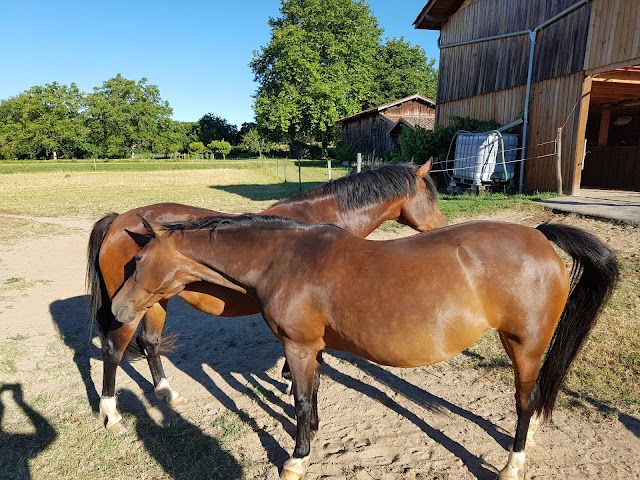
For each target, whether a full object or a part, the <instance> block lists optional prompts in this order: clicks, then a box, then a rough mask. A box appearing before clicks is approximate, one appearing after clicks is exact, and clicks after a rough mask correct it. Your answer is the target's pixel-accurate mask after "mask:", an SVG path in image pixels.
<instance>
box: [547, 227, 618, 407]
mask: <svg viewBox="0 0 640 480" xmlns="http://www.w3.org/2000/svg"><path fill="white" fill-rule="evenodd" d="M538 230H540V231H541V232H542V233H543V234H544V235H545V236H546V237H547V238H548V239H549V241H551V242H553V243H555V244H556V245H557V246H558V247H560V248H561V249H562V250H564V251H565V252H567V253H568V254H569V255H571V258H572V259H573V267H572V269H571V293H570V294H569V299H568V300H567V304H566V305H565V307H564V311H563V312H562V316H561V317H560V322H559V323H558V326H557V328H556V331H555V333H554V334H553V338H552V340H551V344H550V346H549V350H548V351H547V356H546V358H545V361H544V363H543V365H542V370H541V371H540V375H539V376H538V387H539V389H540V397H539V400H538V404H537V405H536V413H538V414H539V415H541V416H542V417H543V418H545V419H550V418H551V412H552V411H553V407H554V405H555V402H556V397H557V395H558V392H559V391H560V387H561V386H562V382H563V381H564V378H565V377H566V375H567V372H568V370H569V366H570V365H571V362H572V361H573V359H574V358H575V357H576V355H577V354H578V352H579V351H580V348H581V347H582V345H583V343H584V341H585V340H586V339H587V337H588V336H589V332H590V331H591V328H592V327H593V326H594V325H595V323H596V319H597V318H598V314H599V313H600V310H601V309H602V307H603V306H604V304H605V303H607V300H609V297H610V296H611V293H612V292H613V289H614V288H615V286H616V283H617V281H618V277H619V272H618V261H617V260H616V257H615V254H614V253H613V252H612V251H611V250H610V249H609V247H607V246H606V245H605V244H604V243H602V242H601V241H600V240H599V239H598V238H596V237H595V236H593V235H591V234H590V233H588V232H585V231H584V230H580V229H578V228H575V227H569V226H566V225H558V224H543V225H540V226H539V227H538Z"/></svg>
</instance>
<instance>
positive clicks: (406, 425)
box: [0, 213, 640, 480]
mask: <svg viewBox="0 0 640 480" xmlns="http://www.w3.org/2000/svg"><path fill="white" fill-rule="evenodd" d="M551 216H552V215H551V214H545V213H536V214H531V213H519V214H516V216H513V214H510V215H505V214H502V215H501V216H499V217H498V218H499V219H502V220H511V221H516V222H519V223H526V224H532V225H536V224H538V223H539V222H540V221H541V220H543V219H545V218H549V217H551ZM505 217H506V218H505ZM554 217H555V218H557V219H558V220H559V221H561V222H565V223H571V224H574V225H577V226H581V227H584V228H587V229H589V230H591V231H593V232H594V233H596V234H597V235H599V236H600V237H601V238H602V239H603V240H605V241H607V242H609V243H610V244H612V245H613V246H614V247H615V248H623V249H635V251H636V252H638V251H640V238H639V235H638V232H637V230H636V231H635V232H634V234H633V236H631V237H629V235H627V234H624V235H623V234H622V230H621V227H619V226H617V225H614V224H611V223H606V222H600V221H596V220H588V219H583V218H579V217H573V216H567V217H565V216H554ZM42 220H43V221H47V222H50V223H55V224H59V225H62V226H64V227H72V228H71V230H70V233H69V234H67V235H56V236H52V237H48V238H47V237H42V238H34V239H31V240H28V241H24V242H21V244H20V246H19V247H18V246H17V245H15V244H14V245H3V246H0V284H1V283H3V282H5V281H6V280H7V279H9V278H16V277H20V278H25V279H28V280H29V281H31V282H34V283H33V285H32V286H30V287H27V288H25V289H24V290H23V291H21V293H20V294H19V295H18V296H13V295H11V296H7V295H4V296H3V295H1V294H0V323H1V325H2V328H1V329H0V341H4V340H6V339H7V338H11V337H14V336H16V335H24V334H27V335H28V336H29V338H28V339H27V340H25V345H26V346H27V348H29V350H30V353H29V355H28V356H26V357H21V359H20V360H19V362H27V363H32V362H36V363H43V362H45V361H46V358H47V355H50V354H51V352H49V351H48V349H47V348H46V347H45V346H46V345H47V344H48V343H49V342H47V341H46V340H47V339H50V338H56V337H59V338H62V339H63V340H64V342H65V345H66V347H65V348H66V352H67V353H66V354H67V356H68V358H69V361H75V362H76V364H77V366H78V370H79V371H78V370H73V371H74V372H75V373H74V375H77V376H78V377H79V376H80V372H81V371H82V370H83V369H86V370H87V371H88V372H90V379H89V381H88V382H75V383H74V385H80V387H78V388H85V389H86V390H87V396H88V400H90V401H95V399H96V398H97V395H98V394H97V392H99V391H100V389H101V383H102V378H101V362H100V354H99V350H98V348H97V345H98V342H97V340H96V339H95V338H94V339H93V341H92V342H93V343H88V341H87V338H88V327H87V311H86V306H85V305H86V296H85V290H84V275H85V249H86V244H87V239H88V232H89V230H90V227H91V224H92V220H90V219H74V218H69V219H42ZM411 233H412V231H410V230H404V229H403V230H402V231H401V232H400V233H399V235H404V234H411ZM396 235H398V234H395V233H394V234H391V233H384V232H383V233H377V234H374V236H375V237H376V238H389V237H393V236H396ZM632 251H633V250H632ZM166 331H175V332H178V333H179V334H180V343H181V345H182V347H181V348H180V349H179V350H178V351H177V352H175V353H174V354H172V355H170V356H169V358H167V359H165V360H164V365H165V369H166V371H167V374H168V377H169V380H170V382H171V384H172V386H173V387H174V388H175V389H177V390H179V391H180V392H182V393H183V394H184V395H185V396H187V397H188V398H189V403H188V404H187V405H186V406H184V407H182V408H181V409H180V415H181V416H182V417H183V418H185V419H187V420H188V421H190V422H192V423H194V424H195V425H198V424H199V423H200V422H206V421H208V420H211V419H213V418H215V417H216V416H218V415H220V414H221V412H224V411H226V410H231V411H234V412H237V413H239V414H241V415H243V416H244V418H247V421H248V422H249V423H250V425H251V427H252V431H251V432H249V433H248V434H247V435H245V436H244V437H243V442H242V444H239V445H238V446H237V450H236V451H234V452H232V453H233V454H234V455H238V456H242V458H243V459H245V460H246V459H247V458H251V459H252V460H253V461H254V462H256V463H257V464H261V465H263V467H260V468H258V469H257V470H256V471H257V472H258V473H257V474H256V475H257V476H258V477H259V478H277V468H278V467H280V466H281V465H282V463H283V462H284V460H285V459H286V458H287V457H288V452H291V451H292V449H293V445H294V441H293V439H292V434H293V433H294V429H295V427H294V425H295V423H294V420H293V415H292V414H293V412H292V408H291V407H290V406H289V405H288V404H287V402H286V399H285V398H284V395H283V390H284V385H283V384H282V382H281V381H280V378H279V368H280V366H281V364H282V361H283V360H282V356H281V354H282V349H281V346H280V344H279V343H278V342H277V341H276V340H275V339H274V338H273V336H272V335H271V334H270V332H269V331H268V330H267V328H266V327H265V325H264V324H263V322H262V319H261V317H260V316H250V317H242V318H238V319H217V318H214V317H209V316H206V315H203V314H201V313H200V312H196V311H195V310H193V309H190V308H189V307H187V306H185V305H184V304H182V303H181V302H180V301H175V302H173V304H172V305H171V306H170V314H169V319H168V321H167V325H166ZM325 360H326V365H325V366H324V368H323V376H322V384H321V387H320V394H319V406H320V407H319V408H320V420H321V428H320V432H319V434H318V436H317V438H316V439H315V441H314V443H313V445H312V448H313V452H312V464H311V466H310V467H309V471H308V474H307V475H306V477H305V478H307V479H309V480H313V479H345V478H349V479H357V480H369V479H381V480H382V479H400V478H403V479H404V478H406V479H434V480H435V479H439V480H443V479H472V478H478V479H489V478H494V476H495V472H496V471H497V470H498V469H499V468H501V467H502V466H503V465H504V463H505V461H506V458H507V452H506V450H505V449H506V448H508V446H509V443H510V442H511V438H512V434H513V431H514V426H515V413H514V405H513V391H512V390H511V389H509V388H504V387H503V386H499V385H497V384H495V383H494V382H492V381H490V380H489V378H488V377H487V376H486V374H485V373H484V372H482V371H479V370H471V369H469V368H460V360H456V359H453V360H451V361H449V362H445V363H442V364H438V365H435V366H431V367H424V368H417V369H406V370H404V369H395V368H382V367H380V366H377V365H375V364H372V363H370V362H367V361H364V360H361V359H358V358H356V357H353V356H351V355H346V354H341V353H335V352H333V353H331V352H329V353H327V354H326V355H325ZM20 367H21V365H20V364H19V365H18V368H20ZM70 383H73V382H70ZM117 385H118V388H119V389H121V390H128V391H131V392H132V393H133V395H134V396H135V397H136V399H137V400H135V401H127V398H126V397H125V396H124V395H122V396H121V397H120V405H121V408H122V410H123V411H125V412H130V413H131V412H133V413H134V414H136V415H140V414H142V413H144V411H143V412H140V411H136V408H145V407H146V410H147V412H148V414H149V415H151V416H152V417H154V418H155V417H157V416H161V415H162V413H161V411H160V410H159V409H157V408H155V407H154V406H153V402H155V400H153V399H152V401H151V402H150V401H149V398H151V396H152V395H150V392H152V390H153V387H152V385H151V383H150V374H149V371H148V368H147V365H146V363H145V362H135V363H131V364H128V363H126V362H125V364H124V365H123V369H122V370H120V372H119V376H118V383H117ZM35 388H37V389H40V390H41V391H43V392H46V391H51V392H52V393H53V392H55V391H56V390H57V389H58V388H59V385H56V384H55V382H51V383H47V382H42V383H41V384H39V385H37V386H36V387H35ZM247 392H256V393H255V394H253V395H248V394H247ZM130 400H131V399H130ZM136 405H137V407H135V406H136ZM140 405H144V406H145V407H141V406H140ZM87 408H89V407H88V406H87ZM95 421H96V425H98V419H97V418H96V420H95ZM639 436H640V422H639V420H638V419H637V418H634V417H632V416H629V415H626V414H625V413H623V412H621V413H620V414H619V415H618V417H617V418H610V417H609V418H607V419H602V417H598V416H593V418H585V416H583V415H575V414H572V413H571V412H569V411H563V410H562V409H560V410H557V411H556V412H555V414H554V423H553V424H551V425H546V426H544V427H542V429H541V431H540V432H539V433H538V434H537V437H536V440H537V446H536V447H535V448H534V449H532V450H531V451H530V452H529V454H528V459H527V466H526V478H529V479H551V478H553V479H558V478H579V479H605V478H606V479H632V478H633V479H637V478H640V473H639V472H640V455H638V453H639V452H640V440H639Z"/></svg>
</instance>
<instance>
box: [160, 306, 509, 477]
mask: <svg viewBox="0 0 640 480" xmlns="http://www.w3.org/2000/svg"><path fill="white" fill-rule="evenodd" d="M180 303H181V302H180ZM178 317H181V318H182V320H179V321H175V322H174V321H171V320H170V319H172V318H178ZM196 317H202V318H203V321H198V320H196ZM167 318H168V321H167V328H171V330H172V331H173V332H175V333H178V334H179V336H180V337H179V338H180V342H181V343H182V348H180V349H179V350H178V351H177V352H175V353H174V354H172V355H170V356H169V358H170V359H171V360H172V361H173V363H174V365H175V366H176V367H177V368H181V369H183V371H184V373H186V374H187V375H189V376H190V377H192V378H193V379H194V380H196V381H197V382H199V383H200V384H201V385H202V386H204V387H205V388H206V389H207V390H208V391H209V392H210V393H211V394H212V395H213V396H214V397H215V398H217V399H218V400H219V401H220V402H221V403H222V404H223V405H224V406H225V407H226V408H228V409H229V410H231V411H233V412H235V413H237V414H241V410H239V409H238V407H237V405H236V403H235V401H234V400H233V399H231V398H230V397H229V396H228V395H227V394H226V393H224V391H223V390H222V389H221V388H220V386H218V385H217V384H216V382H215V381H214V380H213V379H212V378H211V376H209V375H208V374H207V373H206V372H205V370H204V369H202V368H197V369H196V368H193V367H190V368H189V369H184V367H183V362H182V361H181V358H180V356H192V355H194V354H195V353H194V352H198V353H197V354H198V355H200V356H201V357H202V361H203V363H206V364H207V365H208V366H209V367H210V368H211V369H213V370H215V371H216V373H217V374H218V375H220V376H221V377H222V381H224V382H226V383H227V384H228V386H230V387H231V388H233V389H235V390H236V391H237V392H239V393H242V394H245V395H249V396H251V397H252V398H253V400H254V401H255V404H256V405H258V406H259V407H260V408H261V409H262V410H263V411H264V412H265V413H266V414H267V415H269V416H271V417H275V418H276V419H277V420H278V421H279V422H280V423H281V424H282V425H283V427H284V428H285V430H286V431H287V432H288V433H289V434H290V435H291V436H294V433H295V420H294V419H293V407H291V406H290V405H289V404H288V402H286V401H285V400H284V396H283V395H275V394H274V393H273V391H274V390H273V389H271V388H266V387H265V386H264V385H271V386H273V387H275V390H276V391H278V390H279V391H280V393H283V392H284V384H283V383H280V382H278V381H277V380H274V379H272V378H271V377H270V376H269V375H267V374H266V371H267V370H269V369H272V368H273V367H274V366H275V365H276V363H277V362H278V360H279V359H280V358H281V356H282V353H283V350H282V344H281V343H280V342H279V341H277V340H276V339H275V338H274V337H273V335H272V333H271V332H270V330H269V329H268V328H267V327H266V325H265V324H264V321H263V320H262V318H261V317H260V316H259V315H253V316H248V317H239V318H212V317H208V316H206V315H203V314H201V313H200V312H196V311H195V310H193V309H191V308H190V307H186V306H185V305H184V304H182V303H181V304H180V305H178V306H175V309H174V310H172V307H171V306H170V307H169V315H168V316H167ZM185 320H187V321H185ZM212 339H215V341H214V342H213V343H215V345H211V343H212ZM330 355H331V356H333V357H336V358H339V359H341V360H346V361H349V362H351V363H354V364H355V365H356V366H357V367H359V368H360V369H361V370H363V371H364V372H365V373H367V374H368V375H370V376H372V377H374V378H376V379H377V380H378V381H380V382H381V383H382V384H384V385H387V386H389V387H390V388H392V389H393V390H395V391H397V392H399V393H401V394H402V395H403V396H404V397H406V398H408V399H409V400H411V401H413V402H414V403H415V404H417V405H418V406H420V407H424V408H426V409H427V410H429V411H432V412H435V413H441V412H444V411H446V410H448V411H450V412H452V413H454V414H456V415H459V416H461V417H463V418H465V419H466V420H468V421H471V422H474V423H476V424H477V425H478V426H480V428H482V429H483V430H485V431H486V432H487V433H488V434H489V435H490V436H491V437H492V438H494V439H495V440H496V442H497V443H498V444H499V445H501V446H502V447H503V448H505V449H506V448H507V447H508V444H509V442H510V441H511V436H509V435H508V434H507V433H505V432H502V431H500V430H498V428H497V427H496V426H495V425H494V424H493V423H491V422H490V421H488V420H486V419H484V418H482V417H480V416H478V415H475V414H473V413H472V412H469V411H468V410H465V409H464V408H461V407H459V406H457V405H455V404H453V403H451V402H449V401H447V400H445V399H443V398H440V397H438V396H436V395H433V394H430V393H428V392H425V391H424V390H422V389H421V388H418V387H416V386H415V385H412V384H411V383H409V382H407V381H406V380H404V379H401V378H399V377H398V376H396V375H394V374H393V373H391V372H389V371H387V370H385V369H383V368H382V367H380V366H378V365H376V364H373V363H371V362H369V361H367V360H364V359H361V358H359V357H356V356H355V355H351V354H348V353H342V352H331V353H330ZM184 365H186V366H189V365H191V366H193V362H184ZM322 374H323V376H325V377H329V378H331V379H332V380H334V381H335V382H338V383H340V384H342V385H344V386H346V387H347V388H350V389H353V390H355V391H358V392H360V393H361V394H363V395H366V396H368V397H370V398H372V399H374V400H377V401H380V402H381V403H383V404H384V405H386V406H387V407H388V408H390V409H391V410H393V411H394V412H396V413H398V414H400V415H402V416H404V417H405V418H406V419H408V420H409V421H411V422H412V423H414V424H415V425H416V426H418V427H419V428H420V429H421V430H422V431H423V432H424V433H425V434H427V436H429V437H430V438H431V439H433V440H434V441H436V442H438V443H439V444H440V445H442V446H443V447H444V448H446V449H447V450H449V451H450V452H451V453H452V454H453V455H455V456H456V457H457V458H459V459H460V460H461V461H462V462H463V463H464V464H465V465H466V467H467V468H468V469H469V471H470V472H471V473H472V474H473V475H475V476H476V477H477V478H480V479H485V478H493V477H495V471H493V470H490V469H489V468H487V464H486V462H485V461H484V460H483V459H482V458H480V457H478V456H476V455H474V454H472V453H471V452H469V451H468V450H467V449H466V448H465V447H464V446H462V445H461V444H460V443H458V442H456V441H455V440H453V439H451V438H450V437H448V436H447V435H446V434H445V433H444V432H442V431H440V430H438V429H436V428H433V427H431V426H430V425H429V424H428V423H427V422H426V421H425V420H423V419H422V418H420V417H419V416H418V415H417V414H416V413H414V412H413V411H411V410H409V409H407V408H405V407H403V406H401V405H398V404H397V403H396V402H395V401H393V400H392V399H391V398H389V396H388V395H387V394H386V393H385V392H383V391H382V390H380V389H379V388H377V387H375V386H372V385H370V384H368V383H365V382H363V381H362V380H359V379H357V378H354V377H352V376H350V375H347V374H345V373H342V372H340V371H338V370H337V369H335V368H333V367H331V366H330V365H328V364H325V365H323V368H322ZM239 378H242V379H243V380H244V383H243V382H241V381H240V380H239ZM247 384H248V385H249V387H247ZM320 388H322V386H321V387H320ZM276 407H277V408H276ZM278 411H284V412H286V414H287V415H288V417H287V416H284V415H282V414H280V413H277V412H278ZM247 417H248V415H247V414H246V413H243V414H241V418H242V419H243V421H246V422H247V423H248V425H249V426H250V427H251V428H252V429H253V430H254V431H258V432H260V429H256V420H255V419H252V418H247ZM321 421H322V419H321ZM261 441H262V445H263V446H264V448H265V449H266V451H267V454H268V456H269V460H270V461H271V462H272V463H273V464H276V465H281V464H282V462H284V461H285V460H286V459H287V458H288V454H287V452H286V451H284V450H283V449H282V447H280V445H279V444H277V442H275V441H274V440H273V438H271V437H268V436H265V437H261ZM274 449H275V450H274Z"/></svg>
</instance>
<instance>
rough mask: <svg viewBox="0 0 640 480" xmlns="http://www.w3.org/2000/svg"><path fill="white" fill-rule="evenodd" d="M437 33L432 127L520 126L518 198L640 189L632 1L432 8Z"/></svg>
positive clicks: (424, 24)
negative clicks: (461, 122) (556, 152)
mask: <svg viewBox="0 0 640 480" xmlns="http://www.w3.org/2000/svg"><path fill="white" fill-rule="evenodd" d="M414 26H415V27H416V28H421V29H432V30H440V39H439V48H440V66H439V69H440V72H439V74H440V76H439V83H438V94H437V101H438V106H437V108H436V123H437V124H445V125H446V124H447V123H448V122H449V117H451V116H454V115H455V116H469V117H473V118H478V119H483V120H496V121H497V122H500V123H502V124H508V123H511V122H513V121H514V120H516V119H518V118H523V120H524V123H523V124H522V126H521V128H522V131H521V142H523V144H524V145H523V147H524V148H523V149H522V150H521V154H522V156H523V158H525V159H526V161H525V162H522V165H523V168H521V169H519V170H520V172H519V173H518V178H519V182H518V183H519V186H520V187H521V188H523V189H524V190H525V191H529V192H531V191H535V190H540V191H543V190H555V188H556V183H555V182H556V178H557V177H556V171H555V170H556V169H555V164H554V160H553V158H554V157H553V156H552V155H550V154H552V153H553V149H554V144H553V143H549V142H552V141H553V140H554V139H555V137H556V134H557V131H558V128H560V127H562V147H561V153H562V163H561V173H562V184H563V190H564V193H566V194H570V195H579V194H580V187H581V186H584V187H597V188H615V189H626V190H640V1H639V0H548V1H539V0H430V1H429V2H428V3H427V4H426V5H425V7H424V8H423V9H422V11H421V12H420V14H419V15H418V17H417V18H416V20H415V22H414Z"/></svg>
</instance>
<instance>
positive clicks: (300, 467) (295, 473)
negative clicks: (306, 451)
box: [280, 455, 309, 480]
mask: <svg viewBox="0 0 640 480" xmlns="http://www.w3.org/2000/svg"><path fill="white" fill-rule="evenodd" d="M308 465H309V455H307V456H306V457H304V458H290V459H289V460H287V461H286V462H284V466H283V467H282V473H281V474H280V480H299V479H300V478H302V476H303V475H304V472H305V471H306V470H307V466H308Z"/></svg>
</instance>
